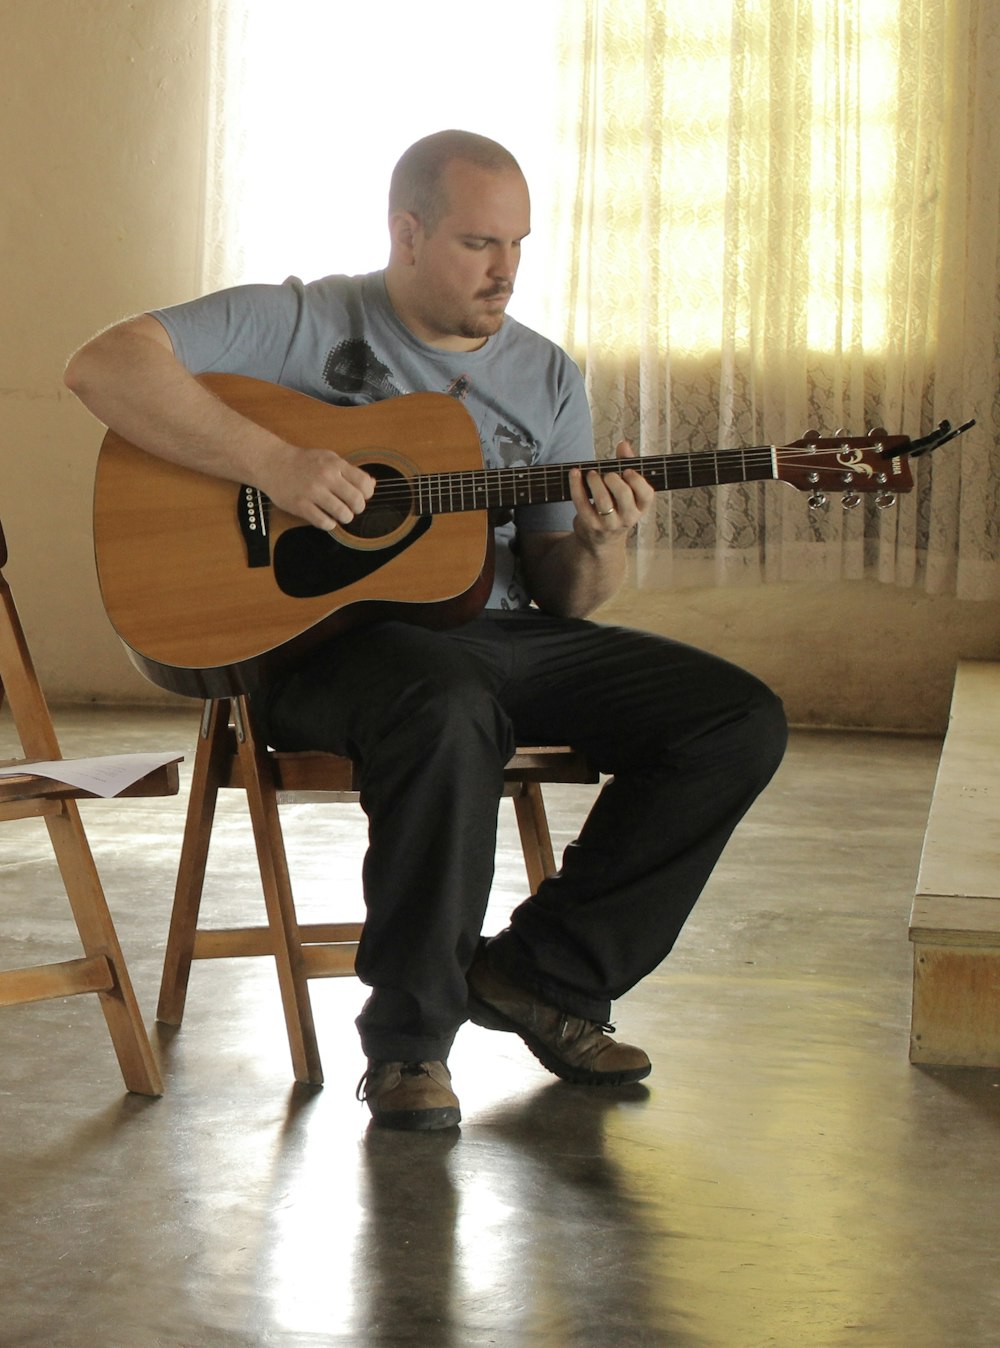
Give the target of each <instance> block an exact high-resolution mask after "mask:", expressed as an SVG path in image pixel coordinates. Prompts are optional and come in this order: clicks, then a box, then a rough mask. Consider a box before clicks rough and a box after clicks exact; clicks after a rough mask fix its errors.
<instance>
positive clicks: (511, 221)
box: [401, 160, 531, 350]
mask: <svg viewBox="0 0 1000 1348" xmlns="http://www.w3.org/2000/svg"><path fill="white" fill-rule="evenodd" d="M444 187H445V193H446V198H447V209H446V212H445V214H444V216H443V217H442V219H441V220H440V221H439V222H438V224H437V226H436V228H435V229H434V230H433V232H432V233H431V234H427V233H426V232H425V231H424V229H423V227H422V225H420V223H419V222H417V227H416V231H415V233H414V236H413V266H414V271H413V273H412V277H411V281H412V284H411V285H410V286H409V295H408V299H409V301H410V303H409V312H407V313H405V314H401V317H402V318H403V320H404V322H406V323H407V325H408V326H409V327H410V328H411V329H412V330H413V331H414V332H415V333H416V335H417V336H418V337H420V338H422V339H423V340H424V341H425V342H429V343H430V344H431V345H432V346H439V347H443V348H445V349H450V350H473V349H474V348H476V347H478V346H481V345H482V343H483V342H484V341H485V340H486V338H487V337H490V336H491V335H492V334H493V333H495V332H498V331H499V330H500V327H501V326H502V324H503V319H504V311H505V310H506V308H507V303H508V301H509V300H510V297H511V294H512V293H513V289H514V277H515V276H516V274H517V267H518V263H519V261H520V259H521V240H522V239H523V238H524V237H525V235H526V234H527V233H528V231H529V229H530V227H531V226H530V208H529V202H528V188H527V185H526V183H525V181H524V179H523V177H522V176H521V174H520V173H518V172H516V171H514V170H504V171H502V172H499V173H494V172H490V171H489V170H487V169H481V168H477V167H476V166H475V165H474V164H467V163H463V162H461V161H459V160H456V161H454V162H453V163H451V164H449V165H448V168H447V169H446V170H445V176H444Z"/></svg>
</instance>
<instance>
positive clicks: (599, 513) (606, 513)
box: [597, 506, 615, 515]
mask: <svg viewBox="0 0 1000 1348" xmlns="http://www.w3.org/2000/svg"><path fill="white" fill-rule="evenodd" d="M597 513H598V515H613V514H614V513H615V508H614V506H612V507H611V509H610V510H599V511H598V512H597Z"/></svg>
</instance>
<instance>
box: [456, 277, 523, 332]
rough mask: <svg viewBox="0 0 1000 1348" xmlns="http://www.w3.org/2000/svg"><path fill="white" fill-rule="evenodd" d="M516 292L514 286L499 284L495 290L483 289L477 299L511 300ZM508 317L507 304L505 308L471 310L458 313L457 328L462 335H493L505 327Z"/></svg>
mask: <svg viewBox="0 0 1000 1348" xmlns="http://www.w3.org/2000/svg"><path fill="white" fill-rule="evenodd" d="M513 293H514V290H513V287H512V286H498V287H497V288H495V289H493V290H483V291H481V292H480V293H479V294H478V295H477V296H476V299H477V300H492V299H503V300H509V299H510V297H511V295H512V294H513ZM506 317H507V311H506V305H505V306H504V308H503V309H495V310H493V311H492V312H489V311H487V312H485V313H481V312H476V311H473V312H470V313H465V314H461V315H456V329H457V333H458V335H459V336H460V337H468V338H470V339H476V338H480V337H492V336H493V334H494V333H497V332H499V331H500V329H501V328H502V327H503V321H504V319H505V318H506Z"/></svg>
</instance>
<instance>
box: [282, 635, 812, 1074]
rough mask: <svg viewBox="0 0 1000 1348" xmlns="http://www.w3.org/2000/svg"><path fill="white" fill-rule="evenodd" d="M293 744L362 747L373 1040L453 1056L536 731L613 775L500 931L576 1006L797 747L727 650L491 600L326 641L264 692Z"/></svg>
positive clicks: (368, 1036)
mask: <svg viewBox="0 0 1000 1348" xmlns="http://www.w3.org/2000/svg"><path fill="white" fill-rule="evenodd" d="M264 710H265V720H266V723H267V730H268V735H269V739H270V742H271V743H272V745H274V746H275V747H276V748H280V749H326V750H331V751H333V752H336V753H347V754H349V755H351V757H353V758H354V759H355V760H356V761H357V763H358V764H359V765H360V777H361V783H362V797H361V803H362V805H363V807H364V809H365V811H366V813H367V815H368V819H369V849H368V853H367V856H366V859H365V865H364V889H365V902H366V906H367V917H366V921H365V928H364V935H363V937H362V941H361V945H360V948H359V951H358V960H357V970H358V974H359V976H360V978H361V979H362V981H363V982H364V983H366V984H367V985H368V986H370V987H371V988H372V993H371V996H370V997H369V999H368V1001H367V1003H366V1005H365V1007H364V1009H363V1011H362V1013H361V1015H360V1016H359V1018H358V1027H359V1030H360V1032H361V1041H362V1047H363V1049H364V1051H365V1053H366V1055H367V1056H368V1057H369V1058H374V1059H385V1060H403V1061H415V1060H433V1059H446V1058H447V1056H448V1051H449V1049H450V1047H451V1043H452V1040H453V1038H454V1036H455V1033H456V1032H457V1030H458V1027H459V1026H460V1025H461V1023H462V1021H463V1020H464V1019H465V1008H466V985H465V973H466V970H467V968H468V966H469V964H470V962H471V960H472V957H473V954H474V952H475V949H476V943H477V940H478V938H479V935H480V931H481V926H482V922H483V915H484V912H485V908H486V902H487V899H488V896H489V891H490V885H491V882H492V877H493V863H494V849H495V843H496V823H497V812H498V805H499V800H500V796H501V792H502V782H503V768H504V764H505V762H506V761H507V759H508V758H509V757H510V755H511V754H512V753H513V751H514V748H515V746H516V744H517V743H521V744H527V743H535V744H544V743H549V744H560V743H565V744H571V745H573V746H574V747H576V748H578V749H581V750H583V751H584V752H585V753H586V754H587V755H588V756H589V757H590V759H591V760H592V761H593V763H594V764H595V765H596V766H597V767H598V768H599V769H600V770H601V772H602V773H607V774H609V777H610V780H608V781H607V782H606V783H605V784H604V786H603V787H602V789H601V792H600V794H599V796H598V799H597V801H596V802H595V804H594V808H593V809H592V811H591V813H590V816H589V817H588V819H587V820H586V822H585V824H584V826H583V828H582V830H581V832H580V835H579V837H578V838H577V840H576V841H575V842H574V843H572V844H571V845H570V846H569V847H568V848H567V850H566V852H565V854H564V857H563V861H562V867H561V870H560V871H559V873H558V875H556V876H554V877H552V878H551V879H548V880H545V881H544V882H543V883H542V884H541V885H540V886H539V889H538V892H537V893H536V894H534V895H532V896H530V897H529V898H527V899H526V900H525V902H524V903H522V904H521V905H520V906H519V907H518V908H517V909H516V910H515V911H514V913H513V914H512V916H511V920H510V926H509V927H508V928H507V929H505V930H504V931H503V932H502V933H499V934H498V935H497V936H496V937H495V938H494V940H493V942H492V944H491V951H492V953H493V955H494V957H495V958H496V960H497V961H498V963H499V965H500V966H501V967H503V968H505V969H506V970H507V971H508V972H510V973H511V974H512V975H513V976H514V977H516V978H517V979H518V981H520V982H522V983H524V984H526V985H527V986H529V987H532V988H534V989H535V990H537V991H538V992H539V993H540V994H541V995H542V996H543V997H544V998H545V999H546V1000H548V1001H550V1002H552V1003H553V1004H555V1005H557V1006H559V1007H560V1008H562V1009H563V1010H565V1011H567V1012H570V1013H571V1014H575V1015H580V1016H584V1017H585V1018H587V1019H589V1020H597V1021H606V1020H607V1019H608V1018H609V1016H610V1010H611V1002H612V1001H613V1000H614V998H616V997H619V996H620V995H621V994H622V993H623V992H625V991H627V989H629V988H630V987H632V986H633V985H634V984H635V983H637V982H638V981H639V979H641V978H642V977H643V976H644V975H645V974H647V973H649V972H650V970H652V969H654V968H655V967H656V965H657V964H659V962H660V961H661V960H662V959H663V957H664V956H665V955H666V954H667V953H668V951H669V950H670V949H671V947H672V946H673V944H674V942H675V940H676V939H677V936H678V933H679V932H680V930H681V927H682V926H683V924H684V922H685V920H686V918H687V916H688V914H689V913H690V911H691V909H692V907H693V906H694V904H695V902H696V900H697V898H698V895H699V894H700V893H701V890H702V887H703V886H704V884H705V881H706V880H707V879H708V876H709V875H710V873H711V871H712V868H713V867H714V865H715V863H716V861H717V860H718V858H719V855H720V853H721V852H722V849H723V848H724V846H725V844H726V842H727V840H728V838H729V836H730V834H731V833H732V831H733V829H734V828H735V826H736V824H737V823H738V822H739V820H740V818H741V817H742V816H743V814H744V812H745V811H746V809H747V808H748V806H749V805H750V804H751V802H752V801H753V800H754V798H755V797H756V796H757V794H758V793H759V792H760V791H761V790H762V788H763V787H764V786H765V785H766V784H767V782H768V781H769V779H770V777H771V775H772V774H773V772H774V770H775V769H776V767H777V766H778V763H779V762H780V760H781V756H782V753H783V752H784V747H785V740H786V727H785V720H784V715H783V712H782V708H781V704H780V702H779V701H778V699H777V698H776V697H775V696H774V694H773V693H771V692H770V691H769V690H768V689H767V688H766V687H765V686H764V685H763V684H761V683H760V682H759V681H758V680H757V679H755V678H753V677H752V676H751V675H749V674H747V673H745V672H744V671H742V670H740V669H737V668H736V667H735V666H734V665H731V664H728V663H727V662H725V661H723V660H719V659H716V658H715V657H713V656H709V655H706V654H704V653H703V652H701V651H697V650H694V649H692V648H691V647H688V646H684V645H681V644H680V643H678V642H673V641H668V640H665V639H664V638H661V637H656V636H652V635H650V634H648V633H644V632H635V631H631V630H628V629H624V628H615V627H604V626H600V625H598V624H595V623H591V622H587V621H583V620H575V619H557V618H550V617H547V616H545V615H542V614H540V613H538V612H535V611H529V612H525V613H516V614H500V613H490V614H484V615H482V616H481V617H479V618H478V619H476V620H475V621H474V622H472V623H470V624H468V625H467V626H465V627H462V628H459V629H456V630H454V631H450V632H431V631H427V630H424V629H422V628H420V627H416V626H411V625H408V624H403V623H396V622H387V623H381V624H378V625H376V626H372V627H366V628H363V629H358V630H357V631H355V632H351V633H349V634H347V635H345V636H342V637H339V638H338V639H337V640H336V641H334V642H331V643H330V644H329V646H326V647H323V648H322V649H321V650H319V651H318V652H316V653H314V654H313V655H312V656H310V657H309V659H308V660H307V661H306V662H305V663H304V664H302V665H301V666H299V667H298V668H297V669H296V671H295V672H294V673H292V674H290V675H288V676H286V677H284V678H283V679H282V681H281V682H280V683H278V684H276V685H275V686H274V687H273V688H272V689H271V690H270V692H269V695H268V697H267V698H266V699H265V700H264Z"/></svg>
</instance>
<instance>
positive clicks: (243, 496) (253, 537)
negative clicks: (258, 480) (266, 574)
mask: <svg viewBox="0 0 1000 1348" xmlns="http://www.w3.org/2000/svg"><path fill="white" fill-rule="evenodd" d="M270 510H271V502H270V501H269V500H268V498H267V497H266V496H265V495H264V493H263V492H262V491H261V490H260V489H259V488H258V487H250V486H247V485H246V484H244V485H243V486H242V487H240V494H239V497H238V498H237V502H236V517H237V519H238V521H239V526H240V533H241V534H242V535H243V546H244V547H245V548H246V550H247V566H249V567H254V566H270V565H271V532H270V529H269V528H268V523H269V517H270Z"/></svg>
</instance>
